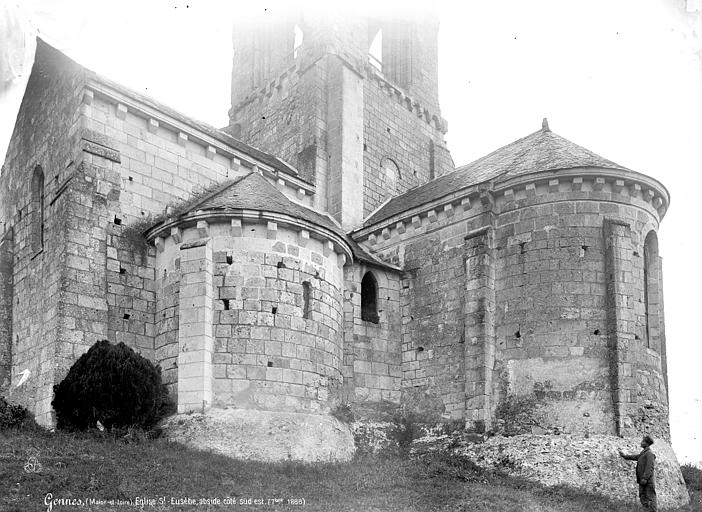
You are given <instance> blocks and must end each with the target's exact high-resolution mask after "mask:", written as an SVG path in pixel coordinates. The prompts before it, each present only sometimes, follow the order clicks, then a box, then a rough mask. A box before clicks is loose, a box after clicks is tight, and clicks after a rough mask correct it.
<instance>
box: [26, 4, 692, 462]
mask: <svg viewBox="0 0 702 512" xmlns="http://www.w3.org/2000/svg"><path fill="white" fill-rule="evenodd" d="M349 4H352V5H353V6H354V8H359V9H360V8H367V7H368V5H370V4H372V5H375V6H377V5H383V6H385V7H387V8H396V9H406V8H408V6H409V5H410V4H411V2H408V1H407V0H404V1H402V2H395V3H391V2H385V3H383V2H380V1H375V2H368V1H366V2H363V1H361V2H359V1H355V2H352V3H349V2H343V3H334V2H329V1H327V2H326V3H325V4H324V5H326V6H334V7H335V8H341V6H342V5H346V6H348V5H349ZM695 4H702V1H700V0H689V1H688V3H687V9H686V2H685V1H684V0H571V1H568V0H530V1H524V0H500V1H480V2H478V1H463V2H438V3H437V4H435V5H436V10H437V12H438V14H439V17H440V21H441V33H440V49H439V52H440V55H439V73H440V77H439V78H440V93H441V105H442V114H443V116H444V117H445V118H446V119H447V120H448V122H449V133H448V137H447V138H448V143H449V148H450V149H451V151H452V154H453V158H454V160H455V162H456V164H459V165H460V164H464V163H467V162H469V161H471V160H474V159H475V158H478V157H480V156H482V155H484V154H486V153H488V152H490V151H492V150H494V149H496V148H497V147H499V146H502V145H504V144H507V143H509V142H511V141H513V140H515V139H517V138H520V137H522V136H524V135H527V134H529V133H531V132H533V131H536V130H537V129H539V128H540V126H541V119H542V118H543V117H548V119H549V123H550V127H551V129H552V130H553V131H554V132H556V133H558V134H559V135H562V136H564V137H566V138H568V139H570V140H572V141H573V142H576V143H578V144H580V145H582V146H585V147H587V148H589V149H591V150H593V151H595V152H596V153H598V154H600V155H602V156H604V157H606V158H608V159H610V160H613V161H615V162H617V163H619V164H621V165H623V166H626V167H629V168H631V169H634V170H637V171H640V172H643V173H645V174H648V175H650V176H653V177H654V178H657V179H659V180H661V181H662V182H663V183H664V184H665V185H666V187H667V188H668V189H669V190H670V192H671V196H672V204H671V208H670V210H669V211H668V214H667V215H666V218H665V219H664V221H663V223H662V227H661V230H660V233H659V239H660V245H661V250H660V252H661V255H662V256H663V258H664V278H665V279H664V286H665V306H666V309H665V317H666V331H667V339H668V361H669V362H668V368H669V379H670V397H671V409H672V410H671V420H672V429H673V446H674V448H675V449H676V451H677V454H678V457H679V458H680V459H681V460H683V461H685V460H687V461H695V462H697V461H702V436H700V435H699V434H698V432H699V431H700V428H701V427H702V377H700V375H702V372H701V371H700V368H699V367H700V363H701V361H702V336H700V333H701V332H702V326H700V325H699V324H697V320H698V319H700V318H702V314H701V312H700V311H699V310H698V309H697V308H698V307H700V305H701V301H700V300H699V294H700V291H702V273H701V272H700V259H701V258H700V257H701V253H700V250H701V249H702V244H700V240H699V238H700V233H699V231H700V227H699V226H698V221H699V220H700V219H701V218H702V216H701V215H700V213H699V210H698V205H699V204H701V203H702V201H701V200H700V196H699V194H700V193H701V190H702V177H701V176H700V175H701V174H702V168H701V163H702V158H701V154H702V151H701V147H702V58H701V56H702V33H701V32H702V22H701V17H700V12H699V11H698V12H687V11H694V8H696V7H698V6H699V7H702V5H695ZM22 5H23V7H24V8H25V9H26V10H27V11H29V12H30V13H31V14H32V15H33V17H34V19H35V22H36V23H37V24H38V25H39V28H40V30H41V31H42V32H43V33H44V35H45V36H46V37H47V38H48V39H49V40H50V41H51V42H52V43H53V44H54V45H56V46H58V47H60V48H61V49H62V50H64V51H65V52H67V53H68V54H69V55H71V56H72V57H73V58H75V59H76V60H78V61H79V62H80V63H82V64H84V65H86V66H87V67H89V68H92V69H93V70H95V71H97V72H99V73H101V74H103V75H105V76H107V77H109V78H112V79H114V80H116V81H118V82H121V83H123V84H125V85H128V86H129V87H131V88H133V89H135V90H137V91H140V92H143V93H146V94H149V95H151V96H153V97H155V98H156V99H158V100H160V101H162V102H164V103H166V104H169V105H171V106H173V107H175V108H176V109H178V110H180V111H182V112H183V113H185V114H188V115H190V116H192V117H195V118H198V119H201V120H203V121H206V122H208V123H210V124H212V125H215V126H218V127H221V126H224V125H226V123H227V110H228V109H229V107H230V104H229V102H230V97H229V92H230V73H231V20H232V19H233V18H234V17H236V16H251V15H252V14H253V11H254V10H256V9H259V10H260V9H263V8H264V7H269V8H270V7H274V5H273V4H271V3H267V2H266V1H265V0H261V1H258V2H251V1H247V2H237V1H231V2H217V1H201V0H195V1H173V0H169V1H165V0H164V1H159V2H156V1H153V2H149V1H143V0H142V1H135V0H122V1H121V2H112V1H109V2H107V1H106V2H100V1H96V0H92V1H84V0H77V1H69V0H62V1H57V0H53V1H50V0H24V1H23V2H22ZM347 8H348V7H347Z"/></svg>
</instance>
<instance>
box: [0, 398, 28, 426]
mask: <svg viewBox="0 0 702 512" xmlns="http://www.w3.org/2000/svg"><path fill="white" fill-rule="evenodd" d="M35 426H36V423H35V422H34V418H33V417H32V414H31V413H30V412H29V411H28V410H27V409H25V408H24V407H22V406H21V405H17V404H12V403H10V402H8V401H7V400H5V399H4V398H3V397H1V396H0V430H4V429H9V428H24V427H35Z"/></svg>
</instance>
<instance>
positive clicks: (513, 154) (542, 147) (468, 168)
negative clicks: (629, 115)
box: [364, 124, 629, 226]
mask: <svg viewBox="0 0 702 512" xmlns="http://www.w3.org/2000/svg"><path fill="white" fill-rule="evenodd" d="M578 167H600V168H605V169H618V170H625V171H627V170H629V169H627V168H626V167H623V166H621V165H619V164H616V163H614V162H612V161H610V160H607V159H606V158H602V157H601V156H599V155H597V154H595V153H593V152H592V151H590V150H589V149H585V148H584V147H582V146H579V145H577V144H575V143H573V142H571V141H569V140H567V139H564V138H563V137H561V136H560V135H556V134H555V133H553V132H552V131H551V130H549V129H548V125H547V124H544V128H543V129H541V130H539V131H537V132H534V133H532V134H530V135H527V136H526V137H524V138H521V139H519V140H517V141H514V142H512V143H511V144H508V145H506V146H503V147H501V148H500V149H498V150H496V151H493V152H492V153H490V154H488V155H486V156H484V157H482V158H479V159H477V160H475V161H474V162H471V163H469V164H468V165H464V166H462V167H459V168H458V169H456V170H455V171H453V172H451V173H448V174H444V175H443V176H439V177H438V178H436V179H434V180H432V181H430V182H429V183H425V184H424V185H421V186H419V187H416V188H414V189H412V190H409V191H407V192H405V193H404V194H402V195H400V196H397V197H395V198H393V199H391V200H390V201H388V203H387V204H385V205H384V206H383V207H381V208H380V209H379V210H378V211H377V212H375V213H374V214H373V215H372V216H371V217H370V218H368V219H367V220H366V221H365V223H364V226H368V225H371V224H375V223H376V222H380V221H382V220H385V219H387V218H389V217H392V216H394V215H397V214H398V213H401V212H403V211H405V210H409V209H410V208H414V207H417V206H420V205H422V204H425V203H428V202H431V201H434V200H435V199H439V198H441V197H443V196H446V195H448V194H451V193H453V192H456V191H458V190H460V189H462V188H466V187H469V186H472V185H477V184H478V183H484V182H488V181H494V182H496V183H500V182H502V181H506V180H508V179H510V178H514V177H516V176H522V175H525V174H533V173H537V172H541V171H557V170H561V169H574V168H578Z"/></svg>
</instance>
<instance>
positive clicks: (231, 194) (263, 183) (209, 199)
mask: <svg viewBox="0 0 702 512" xmlns="http://www.w3.org/2000/svg"><path fill="white" fill-rule="evenodd" d="M241 209H246V210H259V211H260V210H264V211H269V212H275V213H282V214H285V215H290V216H291V217H295V218H299V219H303V220H306V221H308V222H311V223H313V224H316V225H318V226H322V227H325V228H327V229H329V230H331V231H332V232H334V233H336V234H337V235H338V236H339V237H340V238H342V239H343V240H344V241H345V242H346V243H347V244H348V245H349V247H350V248H351V251H352V253H353V255H354V257H355V258H357V259H359V260H361V261H365V262H367V263H371V264H374V265H379V266H382V267H386V268H390V269H394V270H397V269H398V267H396V266H394V265H391V264H389V263H386V262H384V261H382V260H381V259H379V258H377V257H375V256H373V255H372V254H369V253H368V252H367V251H365V250H364V249H363V247H361V246H360V245H358V244H357V243H356V242H355V241H354V240H353V239H352V238H351V237H350V236H348V235H347V234H346V233H345V232H344V231H343V229H342V228H341V227H340V226H339V225H338V224H336V223H335V222H334V221H333V220H332V219H331V218H330V217H328V216H326V215H322V214H320V213H317V212H316V211H314V210H312V209H311V208H307V207H306V206H303V205H301V204H298V203H296V202H294V201H291V200H290V199H288V197H287V196H286V195H285V194H283V193H282V192H280V191H279V190H278V189H276V188H275V187H274V186H273V185H271V183H270V182H269V181H268V180H266V178H264V177H263V176H261V175H260V174H258V173H257V172H250V173H249V174H246V175H245V176H241V177H239V178H236V179H234V180H230V181H226V182H224V183H222V185H220V186H219V187H217V188H216V189H215V190H214V191H213V192H211V193H210V194H208V195H207V196H206V197H204V198H202V199H201V200H200V201H198V202H196V203H193V205H192V206H189V207H188V208H187V210H186V212H185V213H184V214H183V215H187V214H188V213H190V212H195V211H199V210H219V211H227V210H241Z"/></svg>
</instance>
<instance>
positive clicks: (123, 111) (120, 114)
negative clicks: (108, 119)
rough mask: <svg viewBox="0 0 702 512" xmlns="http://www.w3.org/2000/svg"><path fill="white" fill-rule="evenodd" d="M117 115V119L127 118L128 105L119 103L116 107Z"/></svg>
mask: <svg viewBox="0 0 702 512" xmlns="http://www.w3.org/2000/svg"><path fill="white" fill-rule="evenodd" d="M115 117H117V119H125V118H126V117H127V105H122V104H121V103H118V104H117V108H116V109H115Z"/></svg>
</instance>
